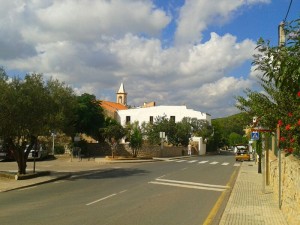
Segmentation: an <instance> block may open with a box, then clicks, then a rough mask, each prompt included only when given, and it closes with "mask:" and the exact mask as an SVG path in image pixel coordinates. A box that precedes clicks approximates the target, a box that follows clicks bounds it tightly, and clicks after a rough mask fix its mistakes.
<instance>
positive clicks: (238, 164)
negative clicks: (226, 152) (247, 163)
mask: <svg viewBox="0 0 300 225" xmlns="http://www.w3.org/2000/svg"><path fill="white" fill-rule="evenodd" d="M240 165H241V164H240V163H235V164H234V165H233V166H240Z"/></svg>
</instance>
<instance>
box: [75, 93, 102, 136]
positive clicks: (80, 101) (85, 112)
mask: <svg viewBox="0 0 300 225" xmlns="http://www.w3.org/2000/svg"><path fill="white" fill-rule="evenodd" d="M75 114H76V116H77V117H76V121H75V128H76V132H78V133H85V134H87V135H89V136H91V137H93V138H94V139H96V140H99V139H100V131H99V129H100V128H102V127H104V120H105V118H104V114H103V109H102V108H101V106H100V101H98V100H96V97H95V96H94V95H90V94H87V93H85V94H82V95H81V96H78V97H77V108H76V111H75Z"/></svg>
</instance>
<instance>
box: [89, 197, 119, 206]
mask: <svg viewBox="0 0 300 225" xmlns="http://www.w3.org/2000/svg"><path fill="white" fill-rule="evenodd" d="M115 195H117V194H111V195H108V196H106V197H104V198H100V199H98V200H96V201H93V202H90V203H88V204H86V205H87V206H89V205H92V204H95V203H97V202H100V201H103V200H105V199H108V198H111V197H113V196H115Z"/></svg>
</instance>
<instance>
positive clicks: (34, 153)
mask: <svg viewBox="0 0 300 225" xmlns="http://www.w3.org/2000/svg"><path fill="white" fill-rule="evenodd" d="M28 146H29V145H27V148H28ZM38 146H39V148H38V149H31V150H30V152H29V155H28V159H44V158H46V157H47V156H48V150H47V149H46V148H43V146H42V145H38ZM27 148H26V149H27Z"/></svg>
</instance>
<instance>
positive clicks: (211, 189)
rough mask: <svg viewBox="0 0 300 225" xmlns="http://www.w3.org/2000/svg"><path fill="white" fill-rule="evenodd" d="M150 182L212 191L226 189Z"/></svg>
mask: <svg viewBox="0 0 300 225" xmlns="http://www.w3.org/2000/svg"><path fill="white" fill-rule="evenodd" d="M149 183H151V184H161V185H167V186H175V187H184V188H192V189H201V190H210V191H225V189H222V188H210V187H201V186H193V185H184V184H173V183H164V182H156V181H151V182H149Z"/></svg>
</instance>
